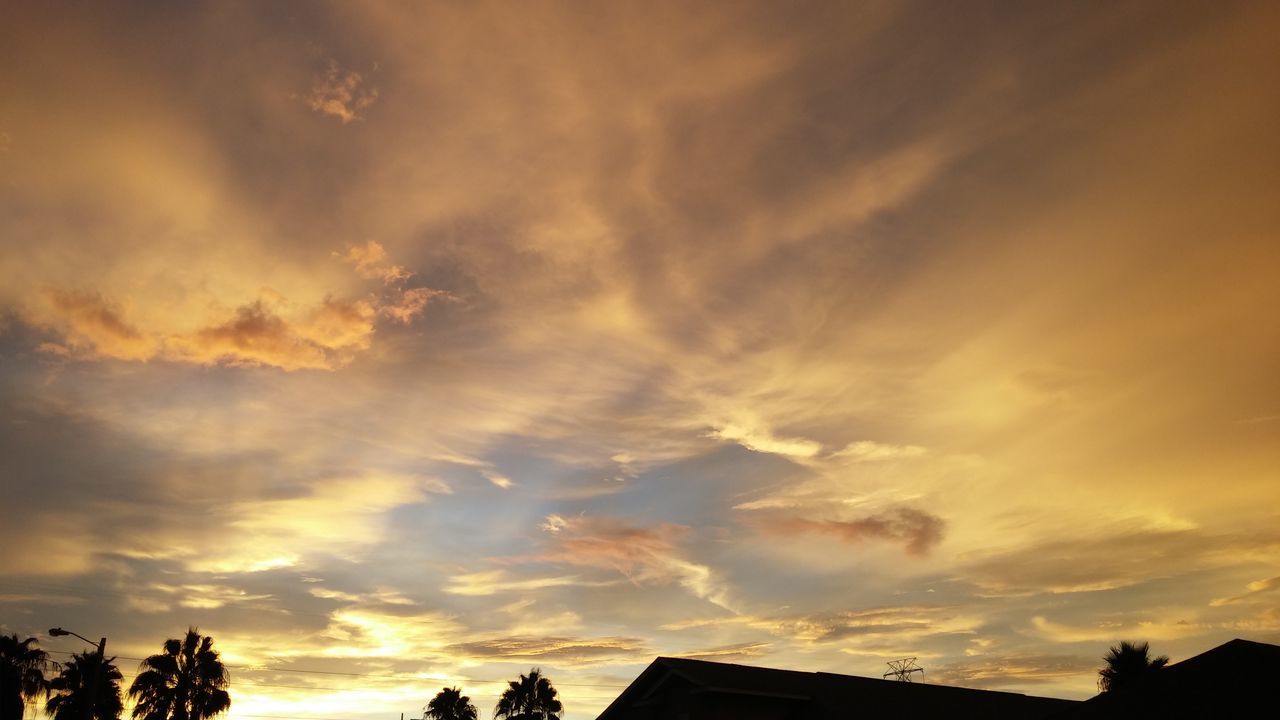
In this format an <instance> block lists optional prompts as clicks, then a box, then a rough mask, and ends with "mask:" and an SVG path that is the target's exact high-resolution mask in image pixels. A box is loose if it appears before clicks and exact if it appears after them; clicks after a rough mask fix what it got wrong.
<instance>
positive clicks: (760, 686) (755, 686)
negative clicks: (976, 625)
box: [600, 657, 1076, 720]
mask: <svg viewBox="0 0 1280 720" xmlns="http://www.w3.org/2000/svg"><path fill="white" fill-rule="evenodd" d="M672 678H679V679H682V680H683V681H685V682H687V683H688V684H689V685H690V686H692V690H691V692H692V693H697V694H706V693H723V694H728V695H736V696H757V697H767V698H773V699H776V700H779V701H782V702H784V703H795V704H797V705H803V706H804V707H805V710H806V712H805V716H812V717H822V716H827V717H835V716H847V715H848V713H849V709H850V708H858V710H859V712H860V713H862V712H866V713H872V712H882V711H883V712H910V713H912V716H914V717H928V716H929V715H931V714H934V713H936V714H937V715H938V716H940V717H941V716H946V717H987V718H999V717H1009V718H1027V719H1029V720H1034V719H1035V718H1047V717H1050V716H1052V715H1054V714H1056V713H1059V712H1061V711H1063V710H1065V709H1066V708H1068V707H1070V706H1072V705H1074V704H1076V701H1072V700H1059V699H1056V698H1042V697H1035V696H1029V695H1021V694H1018V693H1009V692H997V691H992V690H975V689H971V688H960V687H952V686H948V685H931V684H928V683H907V682H899V681H894V680H882V679H879V678H866V677H858V676H855V675H837V674H834V673H824V672H802V671H797V670H777V669H772V668H762V667H752V666H748V665H734V664H730V663H717V662H708V661H705V660H690V659H687V658H668V657H660V658H658V659H656V660H654V661H653V663H652V664H651V665H650V666H649V667H648V668H647V669H645V671H644V672H643V673H641V674H640V676H639V677H638V678H636V680H635V682H633V683H632V684H631V685H630V686H629V687H628V688H627V689H626V690H625V691H623V693H622V694H621V695H620V696H618V698H617V699H616V700H614V702H613V704H611V705H610V706H609V707H608V708H607V709H606V710H605V711H604V713H602V714H601V715H600V720H616V719H619V718H623V717H624V716H625V715H626V714H627V712H628V711H629V710H630V708H632V707H633V706H637V705H638V704H642V703H644V702H645V701H646V700H647V699H648V698H649V697H651V696H654V695H655V694H657V691H658V690H659V688H660V687H661V686H663V685H664V684H666V683H668V682H669V681H670V680H671V679H672Z"/></svg>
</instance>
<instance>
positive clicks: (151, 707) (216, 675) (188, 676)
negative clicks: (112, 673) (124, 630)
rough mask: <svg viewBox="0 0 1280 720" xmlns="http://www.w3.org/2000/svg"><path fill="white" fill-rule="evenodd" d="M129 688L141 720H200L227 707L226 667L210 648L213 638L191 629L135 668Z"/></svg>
mask: <svg viewBox="0 0 1280 720" xmlns="http://www.w3.org/2000/svg"><path fill="white" fill-rule="evenodd" d="M138 671H139V672H138V676H137V677H136V678H134V679H133V684H132V685H130V686H129V697H131V698H134V699H135V700H136V701H137V704H136V705H135V706H134V708H133V717H135V718H142V720H203V718H208V717H212V716H214V715H217V714H218V713H221V712H225V711H226V709H227V708H229V707H231V696H230V695H229V694H228V693H227V685H228V684H229V683H230V679H229V678H228V677H227V668H226V667H225V666H224V665H223V664H222V660H221V659H219V657H218V651H217V650H214V649H213V638H211V637H209V636H208V635H201V634H200V631H199V630H197V629H195V628H191V629H189V630H187V634H186V636H185V637H183V638H182V639H181V640H179V639H177V638H170V639H168V640H165V641H164V651H163V652H161V653H159V654H157V655H152V656H151V657H149V658H147V659H146V660H143V661H142V664H141V665H139V666H138Z"/></svg>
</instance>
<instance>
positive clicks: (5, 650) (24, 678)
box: [0, 634, 55, 720]
mask: <svg viewBox="0 0 1280 720" xmlns="http://www.w3.org/2000/svg"><path fill="white" fill-rule="evenodd" d="M54 667H55V666H54V664H53V663H52V662H50V661H49V656H48V655H47V654H45V651H43V650H41V649H40V648H38V647H36V639H35V638H27V639H26V640H19V639H18V636H17V635H16V634H15V635H0V720H22V715H23V713H24V712H25V711H26V709H27V703H29V702H33V701H34V700H35V698H36V695H39V694H40V693H42V692H43V693H48V692H49V683H48V681H46V680H45V679H44V671H45V670H50V669H53V668H54Z"/></svg>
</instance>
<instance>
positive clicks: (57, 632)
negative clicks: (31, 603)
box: [49, 627, 107, 720]
mask: <svg viewBox="0 0 1280 720" xmlns="http://www.w3.org/2000/svg"><path fill="white" fill-rule="evenodd" d="M49 634H50V635H52V636H54V637H62V636H63V635H74V636H75V637H78V638H80V639H81V640H83V641H85V642H87V643H89V644H90V645H93V644H94V642H93V641H92V640H90V639H89V638H87V637H85V636H83V635H81V634H80V633H74V632H71V631H70V630H63V629H62V628H60V627H56V628H49ZM97 645H98V671H97V672H95V673H94V674H93V677H92V678H90V679H89V702H87V703H85V705H84V720H93V706H94V705H96V704H97V703H98V687H99V686H100V684H101V683H102V676H103V675H106V674H107V658H106V652H107V639H106V638H102V639H101V640H99V641H98V643H97Z"/></svg>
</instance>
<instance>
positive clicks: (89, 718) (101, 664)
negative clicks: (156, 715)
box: [49, 627, 403, 720]
mask: <svg viewBox="0 0 1280 720" xmlns="http://www.w3.org/2000/svg"><path fill="white" fill-rule="evenodd" d="M49 634H50V635H52V636H54V637H61V636H63V635H74V636H76V637H78V638H80V639H81V640H83V641H85V642H87V643H89V644H90V645H92V644H93V641H92V640H90V639H89V638H87V637H85V636H83V635H81V634H80V633H76V632H71V631H70V630H63V629H62V628H60V627H56V628H51V629H50V630H49ZM106 674H107V639H106V638H102V639H101V640H99V641H98V671H97V672H95V673H94V674H93V677H91V678H89V701H88V702H86V703H85V704H84V720H93V706H94V705H97V704H98V690H99V688H101V687H102V676H103V675H106ZM401 720H403V718H401Z"/></svg>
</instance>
